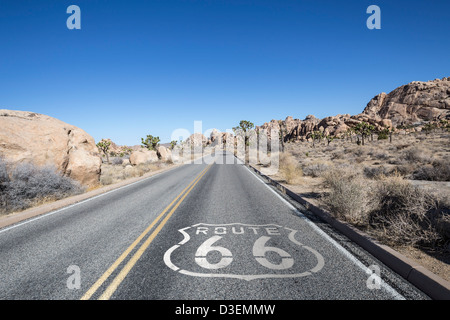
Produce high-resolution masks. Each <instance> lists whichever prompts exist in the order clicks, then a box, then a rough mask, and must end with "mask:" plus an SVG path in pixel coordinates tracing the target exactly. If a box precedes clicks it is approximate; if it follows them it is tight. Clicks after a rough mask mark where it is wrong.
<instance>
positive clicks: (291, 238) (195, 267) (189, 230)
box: [164, 223, 325, 280]
mask: <svg viewBox="0 0 450 320" xmlns="http://www.w3.org/2000/svg"><path fill="white" fill-rule="evenodd" d="M178 231H179V232H180V233H181V234H182V235H183V237H184V238H183V240H182V241H181V242H179V243H178V244H176V245H174V246H172V247H171V248H170V249H169V250H167V251H166V253H165V254H164V262H165V264H166V265H167V266H168V267H169V268H171V269H172V270H174V271H176V272H179V273H181V274H185V275H189V276H195V277H217V278H237V279H243V280H254V279H261V278H296V277H305V276H309V275H312V274H313V273H316V272H319V271H320V270H321V269H322V268H323V266H324V264H325V261H324V258H323V257H322V255H321V254H320V253H319V252H318V251H317V250H315V249H313V248H311V247H309V246H306V245H304V244H302V243H301V242H299V241H298V240H297V239H296V235H297V234H298V231H297V230H293V229H290V228H287V227H282V226H279V225H276V224H267V225H250V224H242V223H231V224H206V223H199V224H195V225H193V226H189V227H186V228H183V229H180V230H178Z"/></svg>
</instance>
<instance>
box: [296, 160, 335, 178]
mask: <svg viewBox="0 0 450 320" xmlns="http://www.w3.org/2000/svg"><path fill="white" fill-rule="evenodd" d="M330 167H331V166H330V165H329V164H327V163H325V162H315V163H312V164H308V165H305V166H304V167H303V169H302V170H303V175H305V176H310V177H313V178H317V177H320V176H322V175H323V174H324V173H326V172H327V171H328V170H330Z"/></svg>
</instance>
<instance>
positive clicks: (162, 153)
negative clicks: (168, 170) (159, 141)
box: [156, 146, 172, 161]
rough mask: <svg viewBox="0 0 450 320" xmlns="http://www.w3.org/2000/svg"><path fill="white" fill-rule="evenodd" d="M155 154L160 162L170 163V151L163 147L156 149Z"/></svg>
mask: <svg viewBox="0 0 450 320" xmlns="http://www.w3.org/2000/svg"><path fill="white" fill-rule="evenodd" d="M156 154H157V155H158V157H159V159H160V160H162V161H172V151H171V150H170V149H169V148H166V147H164V146H159V147H158V148H156Z"/></svg>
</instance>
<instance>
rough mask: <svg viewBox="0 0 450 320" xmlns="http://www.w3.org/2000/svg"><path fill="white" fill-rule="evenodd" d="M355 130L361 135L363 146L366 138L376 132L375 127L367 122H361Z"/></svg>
mask: <svg viewBox="0 0 450 320" xmlns="http://www.w3.org/2000/svg"><path fill="white" fill-rule="evenodd" d="M354 130H355V132H356V133H357V134H360V135H361V140H362V145H364V138H365V137H368V136H370V135H371V134H372V132H373V131H374V130H375V127H374V126H373V125H371V124H369V123H367V122H364V121H363V122H360V123H358V124H357V125H356V126H355V127H354Z"/></svg>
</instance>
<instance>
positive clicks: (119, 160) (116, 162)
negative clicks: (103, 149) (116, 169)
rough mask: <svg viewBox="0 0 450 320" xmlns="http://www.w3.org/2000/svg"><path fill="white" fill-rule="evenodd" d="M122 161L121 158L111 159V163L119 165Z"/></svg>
mask: <svg viewBox="0 0 450 320" xmlns="http://www.w3.org/2000/svg"><path fill="white" fill-rule="evenodd" d="M122 162H123V159H122V158H114V159H112V164H115V165H121V164H122Z"/></svg>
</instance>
